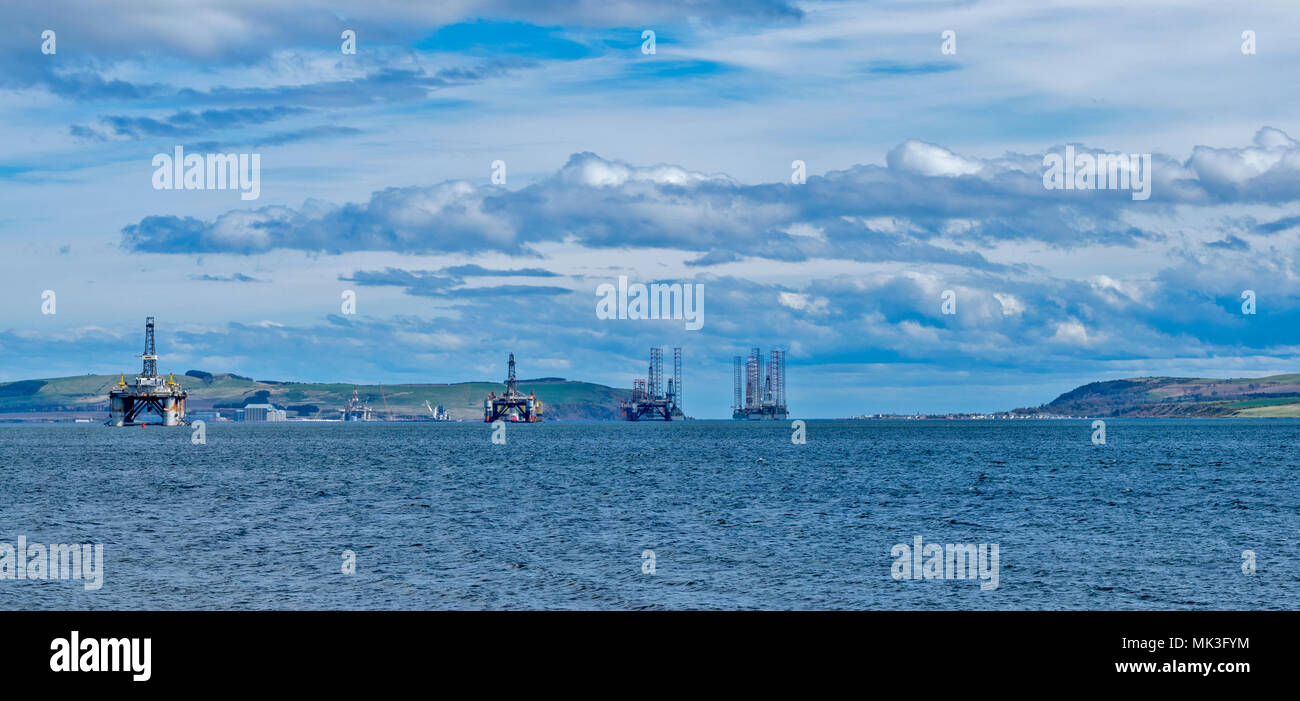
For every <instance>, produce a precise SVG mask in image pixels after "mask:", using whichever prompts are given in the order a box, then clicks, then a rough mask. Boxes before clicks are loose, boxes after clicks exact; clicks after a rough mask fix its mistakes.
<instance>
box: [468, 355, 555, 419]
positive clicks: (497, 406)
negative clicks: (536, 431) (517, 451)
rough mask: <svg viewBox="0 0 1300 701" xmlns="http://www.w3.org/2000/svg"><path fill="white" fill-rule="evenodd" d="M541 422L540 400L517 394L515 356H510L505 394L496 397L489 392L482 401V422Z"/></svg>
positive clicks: (495, 394)
mask: <svg viewBox="0 0 1300 701" xmlns="http://www.w3.org/2000/svg"><path fill="white" fill-rule="evenodd" d="M541 420H542V400H540V399H538V398H537V397H535V396H533V393H532V392H529V393H528V394H527V396H525V395H523V394H520V393H519V383H518V382H517V381H516V380H515V354H514V353H511V354H510V370H509V373H508V374H507V376H506V393H505V394H503V395H501V396H500V397H498V396H497V393H496V392H489V393H488V396H487V399H484V400H483V421H484V422H486V423H493V422H494V421H510V422H515V423H530V424H531V423H537V422H538V421H541Z"/></svg>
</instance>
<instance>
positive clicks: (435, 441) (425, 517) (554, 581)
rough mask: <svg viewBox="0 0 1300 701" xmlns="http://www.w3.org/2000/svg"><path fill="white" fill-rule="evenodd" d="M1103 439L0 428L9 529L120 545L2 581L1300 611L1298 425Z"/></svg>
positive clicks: (839, 425)
mask: <svg viewBox="0 0 1300 701" xmlns="http://www.w3.org/2000/svg"><path fill="white" fill-rule="evenodd" d="M1091 433H1092V431H1091V428H1090V426H1089V423H1088V422H1086V421H1042V422H1038V421H1032V422H1031V421H1025V422H942V421H933V422H931V421H925V422H919V421H918V422H905V421H899V422H887V421H870V422H852V421H843V422H835V421H825V422H822V421H810V422H809V423H808V442H807V444H806V445H792V444H791V441H790V434H791V430H790V426H789V424H781V423H733V422H721V421H718V422H711V421H701V422H678V423H672V424H618V423H545V424H539V425H531V426H510V427H509V428H508V434H507V439H508V443H507V444H506V445H504V446H502V445H493V444H492V443H491V441H490V440H489V438H490V434H491V429H490V428H489V427H488V426H485V425H483V424H468V423H467V424H431V423H425V424H414V423H412V424H338V423H335V424H319V423H317V424H311V423H289V424H264V425H250V424H209V425H208V431H207V444H206V445H198V446H196V445H192V444H191V443H190V429H187V428H175V429H163V428H157V427H151V428H147V429H112V428H107V427H101V426H85V425H80V426H70V425H33V426H21V425H8V426H0V543H10V544H15V543H16V542H17V538H18V536H20V535H25V536H27V538H28V540H29V542H35V543H85V542H90V543H102V544H104V550H105V560H106V564H105V573H106V574H105V582H104V586H103V588H102V589H101V590H99V591H97V592H87V591H84V590H83V589H82V587H81V585H80V584H77V583H73V582H69V581H44V582H42V581H27V580H23V581H15V580H12V579H9V580H6V579H0V608H4V609H27V608H35V609H43V608H70V609H82V608H96V609H99V608H103V609H117V608H121V609H408V608H410V609H485V608H486V609H570V608H577V609H648V608H670V609H681V608H688V609H693V608H745V609H749V608H758V609H806V608H815V609H828V608H829V609H841V608H848V609H1004V608H1013V609H1076V608H1085V609H1128V608H1139V609H1199V608H1214V609H1261V608H1262V609H1271V608H1282V609H1296V608H1300V549H1298V547H1297V540H1298V539H1300V528H1298V526H1300V473H1298V472H1297V470H1296V467H1295V459H1294V457H1295V454H1296V452H1295V446H1296V443H1297V438H1300V422H1297V421H1289V420H1273V421H1216V420H1199V421H1169V420H1161V421H1154V420H1153V421H1110V422H1107V439H1108V444H1107V445H1105V446H1094V445H1092V443H1091V442H1090V436H1091ZM917 535H920V536H922V537H923V538H924V539H925V541H926V542H933V543H973V544H974V543H997V544H998V546H999V555H1000V560H999V562H1000V567H999V577H998V579H999V586H998V588H997V589H996V590H993V591H981V590H980V588H979V586H978V582H975V581H971V580H956V579H954V580H915V581H907V580H895V579H894V578H893V577H892V576H891V573H890V570H891V565H892V564H893V562H894V559H895V558H893V557H891V555H890V549H891V548H892V547H893V546H894V545H895V544H899V543H903V544H908V545H911V543H912V542H913V540H912V539H913V537H914V536H917ZM349 549H350V550H353V551H355V553H356V555H357V571H356V574H354V575H344V574H342V573H341V563H342V557H341V553H342V552H343V551H344V550H349ZM645 550H653V551H654V559H655V570H656V571H655V573H654V574H653V575H650V574H643V572H642V552H643V551H645ZM1244 550H1252V551H1254V553H1255V554H1256V558H1257V559H1256V563H1257V567H1258V572H1257V573H1256V574H1254V575H1250V576H1248V575H1246V574H1243V572H1242V551H1244Z"/></svg>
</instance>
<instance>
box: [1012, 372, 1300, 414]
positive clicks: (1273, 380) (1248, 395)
mask: <svg viewBox="0 0 1300 701" xmlns="http://www.w3.org/2000/svg"><path fill="white" fill-rule="evenodd" d="M1016 412H1017V413H1029V414H1032V413H1051V414H1061V415H1067V416H1099V417H1159V416H1194V417H1256V418H1268V417H1296V416H1300V374H1291V375H1273V376H1271V377H1255V378H1239V379H1229V380H1214V379H1205V378H1190V377H1137V378H1130V379H1125V380H1109V381H1106V382H1093V383H1090V384H1086V385H1083V386H1081V387H1077V388H1075V389H1072V390H1070V391H1069V392H1066V393H1065V394H1062V395H1061V396H1059V397H1057V398H1056V399H1054V400H1052V401H1051V402H1049V403H1047V404H1044V405H1042V406H1041V407H1036V408H1032V409H1017V410H1016Z"/></svg>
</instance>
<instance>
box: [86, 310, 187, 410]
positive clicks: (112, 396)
mask: <svg viewBox="0 0 1300 701" xmlns="http://www.w3.org/2000/svg"><path fill="white" fill-rule="evenodd" d="M141 357H142V358H144V369H143V370H142V371H141V372H140V374H139V375H137V376H136V378H135V382H134V383H133V384H130V385H128V384H127V383H126V375H125V374H123V375H122V376H121V377H120V378H119V379H118V381H117V386H116V387H114V388H113V389H111V390H109V392H108V405H109V415H108V420H106V421H105V422H104V423H105V424H106V425H109V426H145V425H148V424H149V423H154V424H155V425H156V424H159V423H161V425H163V426H184V425H185V424H186V421H185V397H186V396H188V395H186V393H185V390H183V389H181V386H180V385H178V384H176V378H175V377H173V376H172V375H170V374H169V375H168V376H167V379H166V380H164V379H163V378H162V377H161V376H160V375H159V374H158V354H157V352H155V350H154V343H153V317H147V318H146V319H145V321H144V354H143V355H141ZM145 414H156V415H157V416H158V418H159V419H161V421H158V422H146V421H144V420H143V418H144V415H145Z"/></svg>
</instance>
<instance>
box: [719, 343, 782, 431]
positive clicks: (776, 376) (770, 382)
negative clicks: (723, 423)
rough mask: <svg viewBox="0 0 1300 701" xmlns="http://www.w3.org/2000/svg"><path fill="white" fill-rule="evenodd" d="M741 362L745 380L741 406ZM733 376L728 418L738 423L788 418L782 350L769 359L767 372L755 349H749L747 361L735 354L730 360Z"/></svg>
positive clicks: (760, 356) (759, 353) (761, 356)
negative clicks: (729, 416) (731, 400)
mask: <svg viewBox="0 0 1300 701" xmlns="http://www.w3.org/2000/svg"><path fill="white" fill-rule="evenodd" d="M742 362H743V368H744V377H745V396H744V399H743V402H744V403H742V398H741V396H740V378H741V369H742ZM732 376H733V378H734V385H733V386H734V392H733V393H732V397H733V401H734V404H733V405H732V412H731V418H733V419H741V420H744V419H749V420H755V419H772V420H785V419H788V418H790V412H789V410H788V409H787V408H786V403H785V351H781V350H774V351H772V352H771V354H770V355H769V356H768V360H767V368H766V372H764V368H763V355H762V352H761V351H759V349H758V348H753V349H752V350H750V352H749V357H748V358H741V357H740V356H738V355H737V356H735V357H734V358H733V359H732Z"/></svg>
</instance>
